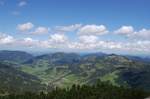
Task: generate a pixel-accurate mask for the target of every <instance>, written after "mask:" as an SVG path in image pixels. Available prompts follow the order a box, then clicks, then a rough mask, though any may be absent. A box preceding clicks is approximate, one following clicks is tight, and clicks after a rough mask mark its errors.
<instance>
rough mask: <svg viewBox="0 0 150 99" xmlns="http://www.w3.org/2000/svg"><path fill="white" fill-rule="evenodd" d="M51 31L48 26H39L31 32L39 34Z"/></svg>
mask: <svg viewBox="0 0 150 99" xmlns="http://www.w3.org/2000/svg"><path fill="white" fill-rule="evenodd" d="M48 32H49V29H48V28H46V27H38V28H36V29H35V31H33V32H31V34H34V35H36V34H37V35H38V34H46V33H48Z"/></svg>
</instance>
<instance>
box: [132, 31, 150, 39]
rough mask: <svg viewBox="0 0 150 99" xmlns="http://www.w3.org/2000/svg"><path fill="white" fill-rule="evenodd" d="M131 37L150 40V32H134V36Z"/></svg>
mask: <svg viewBox="0 0 150 99" xmlns="http://www.w3.org/2000/svg"><path fill="white" fill-rule="evenodd" d="M131 36H132V37H134V38H136V39H146V40H150V30H147V29H142V30H140V31H138V32H134V34H133V35H131Z"/></svg>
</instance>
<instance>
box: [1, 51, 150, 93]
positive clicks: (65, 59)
mask: <svg viewBox="0 0 150 99" xmlns="http://www.w3.org/2000/svg"><path fill="white" fill-rule="evenodd" d="M149 76H150V60H149V59H148V58H147V59H145V58H141V57H135V56H123V55H116V54H105V53H94V54H92V53H91V54H85V55H80V54H76V53H63V52H57V53H50V54H44V55H40V56H33V55H31V54H29V53H26V52H21V51H0V89H5V90H6V89H9V90H16V91H17V90H22V91H27V90H26V89H28V90H29V91H31V90H32V91H39V90H46V89H47V86H59V87H68V86H71V85H72V84H93V83H95V81H96V80H97V79H101V80H102V81H109V82H111V83H112V84H113V85H116V86H121V85H123V86H128V87H134V88H142V89H145V90H150V77H149Z"/></svg>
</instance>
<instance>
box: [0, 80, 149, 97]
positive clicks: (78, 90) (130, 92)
mask: <svg viewBox="0 0 150 99" xmlns="http://www.w3.org/2000/svg"><path fill="white" fill-rule="evenodd" d="M149 95H150V93H148V92H144V91H142V90H139V89H132V88H125V87H122V86H120V87H117V86H113V85H112V84H111V83H109V82H101V81H100V80H98V81H97V83H96V84H94V85H82V86H80V85H73V86H72V87H70V88H58V87H56V88H54V90H52V91H50V92H40V93H30V92H25V93H22V94H9V95H3V96H0V99H144V98H146V97H148V96H149Z"/></svg>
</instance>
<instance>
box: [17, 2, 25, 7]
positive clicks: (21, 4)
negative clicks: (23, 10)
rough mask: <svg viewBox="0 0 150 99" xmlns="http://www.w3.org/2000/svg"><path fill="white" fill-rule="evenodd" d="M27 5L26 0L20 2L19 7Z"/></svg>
mask: <svg viewBox="0 0 150 99" xmlns="http://www.w3.org/2000/svg"><path fill="white" fill-rule="evenodd" d="M25 5H27V2H26V1H20V2H19V4H18V6H19V7H23V6H25Z"/></svg>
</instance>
